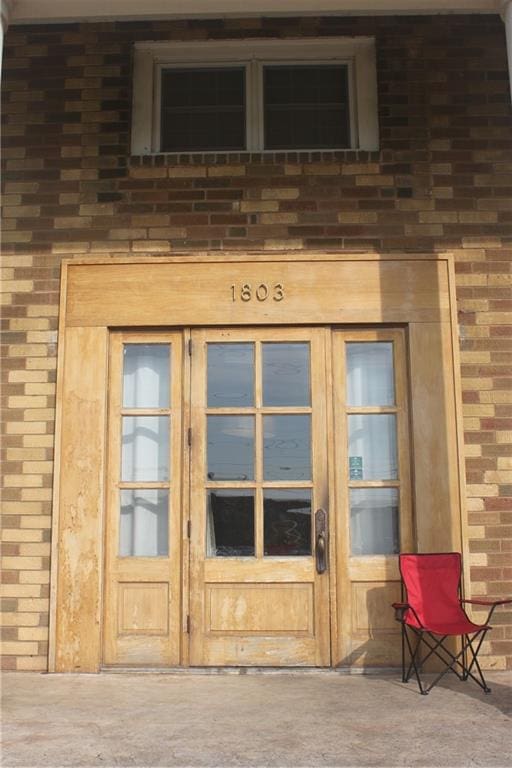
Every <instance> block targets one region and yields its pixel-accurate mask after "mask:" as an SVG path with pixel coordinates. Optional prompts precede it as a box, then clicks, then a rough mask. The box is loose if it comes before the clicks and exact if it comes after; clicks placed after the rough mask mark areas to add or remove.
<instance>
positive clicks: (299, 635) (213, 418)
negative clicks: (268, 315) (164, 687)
mask: <svg viewBox="0 0 512 768" xmlns="http://www.w3.org/2000/svg"><path fill="white" fill-rule="evenodd" d="M324 334H325V331H324V330H323V329H307V330H305V329H292V330H266V329H263V330H262V329H260V330H247V331H245V330H244V331H240V330H225V331H217V330H215V331H194V332H193V333H192V349H193V354H192V397H191V402H192V459H191V525H192V536H191V649H190V661H191V663H192V664H194V665H222V664H226V665H258V666H274V665H278V666H286V665H318V666H322V665H327V664H329V661H330V651H329V589H328V587H329V574H328V570H327V571H326V572H325V573H323V574H322V575H320V574H319V573H317V569H316V567H315V557H314V554H315V552H314V549H315V541H314V522H313V521H314V517H313V516H314V511H315V510H316V509H317V508H319V507H326V504H327V457H326V437H325V432H326V405H325V347H324Z"/></svg>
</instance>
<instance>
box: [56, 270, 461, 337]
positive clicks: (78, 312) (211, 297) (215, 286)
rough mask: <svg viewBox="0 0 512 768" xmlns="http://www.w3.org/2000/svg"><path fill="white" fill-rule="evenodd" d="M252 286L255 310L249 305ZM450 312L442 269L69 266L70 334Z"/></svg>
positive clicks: (430, 317) (395, 318) (413, 317)
mask: <svg viewBox="0 0 512 768" xmlns="http://www.w3.org/2000/svg"><path fill="white" fill-rule="evenodd" d="M233 285H234V286H235V296H236V300H233V293H232V287H231V286H233ZM244 285H250V286H251V296H252V298H251V299H249V300H248V301H243V300H242V299H241V297H240V289H241V286H244ZM260 285H266V286H267V287H268V291H269V295H268V298H266V299H265V300H259V299H258V298H257V296H256V291H257V288H258V286H260ZM276 285H281V286H282V290H283V298H282V299H281V300H276V298H278V296H277V295H274V294H275V290H274V286H276ZM98 286H101V290H98ZM263 293H264V292H261V293H260V295H262V294H263ZM449 310H450V307H449V295H448V277H447V266H446V262H442V261H435V260H423V261H422V260H418V259H411V260H409V261H408V260H402V261H384V260H383V261H375V260H363V259H360V260H358V261H357V262H353V263H352V262H350V261H315V262H298V263H293V262H289V261H276V260H275V259H274V260H272V261H270V260H269V261H267V262H262V261H251V260H248V261H247V262H241V263H240V262H239V263H233V262H221V261H209V262H208V263H207V264H205V263H202V262H198V261H195V260H192V259H191V260H190V261H189V262H187V263H181V262H176V263H158V264H154V263H132V264H125V263H119V264H81V265H80V264H78V265H77V264H70V265H69V266H68V291H67V307H66V316H67V320H66V322H67V324H68V325H78V326H86V325H95V326H101V325H103V326H106V325H111V326H115V325H117V326H134V325H136V326H147V325H153V326H157V325H162V326H169V325H178V324H179V325H184V326H198V325H260V324H269V325H274V324H297V323H301V324H303V323H345V322H350V323H368V322H369V323H381V322H393V323H400V322H411V321H415V322H427V321H436V320H439V319H445V320H449Z"/></svg>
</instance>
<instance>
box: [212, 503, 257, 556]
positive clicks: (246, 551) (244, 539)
mask: <svg viewBox="0 0 512 768" xmlns="http://www.w3.org/2000/svg"><path fill="white" fill-rule="evenodd" d="M206 505H207V514H206V554H207V556H208V557H248V556H251V555H254V491H250V490H249V491H246V490H238V489H237V490H229V491H225V490H215V491H207V493H206Z"/></svg>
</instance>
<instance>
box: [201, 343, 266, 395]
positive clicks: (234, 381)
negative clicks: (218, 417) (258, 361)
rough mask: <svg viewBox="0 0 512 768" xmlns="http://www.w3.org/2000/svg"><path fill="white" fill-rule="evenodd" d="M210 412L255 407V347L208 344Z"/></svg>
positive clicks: (252, 345)
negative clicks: (211, 410)
mask: <svg viewBox="0 0 512 768" xmlns="http://www.w3.org/2000/svg"><path fill="white" fill-rule="evenodd" d="M207 349H208V363H207V365H208V373H207V381H208V395H207V404H208V407H209V408H223V407H224V408H225V407H227V408H233V407H237V408H242V407H245V406H251V405H254V344H208V345H207Z"/></svg>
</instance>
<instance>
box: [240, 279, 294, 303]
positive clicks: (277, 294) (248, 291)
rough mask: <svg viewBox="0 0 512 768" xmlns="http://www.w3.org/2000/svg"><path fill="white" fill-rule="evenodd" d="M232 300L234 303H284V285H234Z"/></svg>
mask: <svg viewBox="0 0 512 768" xmlns="http://www.w3.org/2000/svg"><path fill="white" fill-rule="evenodd" d="M231 299H232V300H233V301H254V299H256V301H267V299H272V300H273V301H282V300H283V299H284V285H283V284H282V283H271V284H269V283H260V284H259V285H251V283H241V284H238V285H237V284H236V283H233V285H232V286H231Z"/></svg>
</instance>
